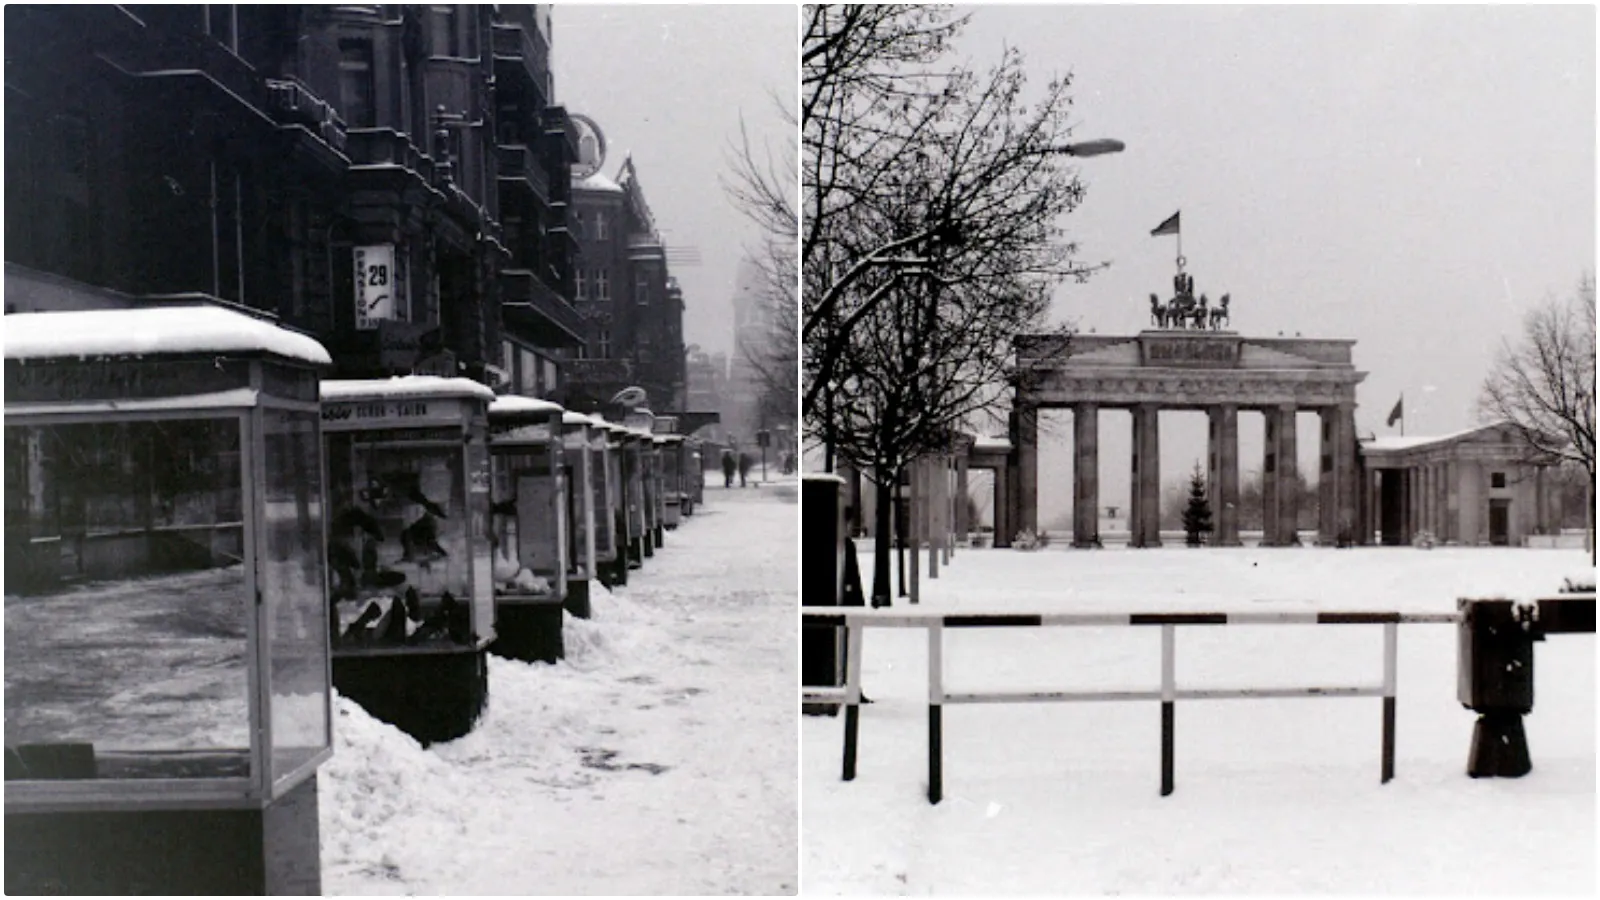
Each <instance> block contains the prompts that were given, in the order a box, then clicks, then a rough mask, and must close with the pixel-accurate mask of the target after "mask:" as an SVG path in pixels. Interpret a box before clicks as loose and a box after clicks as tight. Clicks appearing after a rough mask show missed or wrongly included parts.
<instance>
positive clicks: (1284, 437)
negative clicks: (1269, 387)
mask: <svg viewBox="0 0 1600 900" xmlns="http://www.w3.org/2000/svg"><path fill="white" fill-rule="evenodd" d="M1298 447H1299V444H1298V443H1297V441H1296V434H1295V406H1294V404H1293V403H1285V404H1283V405H1282V406H1280V407H1278V528H1279V531H1278V545H1279V546H1281V547H1289V546H1293V545H1294V544H1296V543H1298V542H1299V540H1300V537H1299V531H1298V527H1299V518H1300V517H1299V512H1300V499H1299V497H1298V496H1297V493H1298V488H1299V483H1298V480H1297V479H1296V477H1295V474H1296V472H1297V471H1298V469H1299V467H1298V466H1297V464H1296V461H1295V454H1296V453H1298V452H1299V450H1298Z"/></svg>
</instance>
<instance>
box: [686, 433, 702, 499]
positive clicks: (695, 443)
mask: <svg viewBox="0 0 1600 900" xmlns="http://www.w3.org/2000/svg"><path fill="white" fill-rule="evenodd" d="M701 448H702V445H701V442H700V441H699V440H697V439H696V438H692V437H685V438H684V441H683V514H684V515H686V516H692V515H694V511H695V507H697V506H699V505H700V504H701V503H703V502H705V488H706V469H705V454H704V451H703V450H702V449H701Z"/></svg>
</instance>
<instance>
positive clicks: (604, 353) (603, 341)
mask: <svg viewBox="0 0 1600 900" xmlns="http://www.w3.org/2000/svg"><path fill="white" fill-rule="evenodd" d="M597 334H598V336H599V340H598V341H597V343H598V344H599V345H600V346H599V349H598V351H597V352H596V357H597V358H598V359H610V358H611V329H609V328H601V329H600V330H599V332H597Z"/></svg>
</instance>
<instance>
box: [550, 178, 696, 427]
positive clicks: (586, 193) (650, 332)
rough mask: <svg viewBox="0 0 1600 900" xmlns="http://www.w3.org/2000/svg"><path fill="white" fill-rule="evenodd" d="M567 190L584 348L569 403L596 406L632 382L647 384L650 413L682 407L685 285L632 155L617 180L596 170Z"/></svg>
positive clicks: (684, 399) (574, 368)
mask: <svg viewBox="0 0 1600 900" xmlns="http://www.w3.org/2000/svg"><path fill="white" fill-rule="evenodd" d="M602 158H603V157H602ZM572 193H573V201H572V202H573V220H572V221H573V225H572V227H573V231H574V233H575V234H576V235H577V238H578V244H579V247H580V248H581V249H580V255H579V259H578V262H577V266H578V269H577V275H576V280H575V284H576V298H577V308H578V312H579V315H580V316H581V317H582V319H583V323H584V329H585V335H586V337H587V338H588V341H587V343H588V351H587V353H586V354H585V357H584V358H583V359H579V360H574V361H573V363H572V372H573V386H572V392H571V395H570V397H571V403H569V404H568V405H569V406H572V407H573V408H575V409H600V408H602V407H604V406H605V405H606V404H607V403H608V402H609V401H610V399H611V398H612V397H613V396H615V394H616V393H617V391H620V390H622V389H623V388H625V387H629V386H631V385H635V386H638V387H641V388H644V389H645V392H646V393H647V394H648V395H649V403H650V406H651V409H652V410H653V411H655V412H657V413H662V412H682V411H684V410H685V403H686V402H687V399H688V397H687V394H688V391H687V382H688V376H687V368H686V367H687V359H686V356H685V352H684V344H683V310H684V299H683V291H682V290H681V289H680V288H679V287H678V282H677V279H675V278H673V277H672V276H671V274H670V272H669V271H668V266H667V253H666V247H665V245H664V244H663V242H662V240H661V234H660V232H659V231H658V230H657V227H656V221H655V216H654V215H653V214H652V213H651V211H650V205H649V204H648V203H647V202H646V201H645V196H644V187H643V185H642V184H641V183H640V178H639V173H638V170H637V169H636V168H635V167H634V163H633V159H632V157H629V158H627V159H624V160H623V162H622V166H621V167H620V168H619V170H618V172H617V175H616V177H615V178H611V177H608V176H606V175H605V174H604V173H602V172H600V171H598V169H597V170H596V171H594V172H593V173H592V174H589V175H588V176H587V177H585V178H582V179H581V180H579V181H577V182H575V183H574V184H573V191H572Z"/></svg>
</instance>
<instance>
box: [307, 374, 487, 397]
mask: <svg viewBox="0 0 1600 900" xmlns="http://www.w3.org/2000/svg"><path fill="white" fill-rule="evenodd" d="M429 397H440V398H443V397H477V398H478V399H480V400H493V399H494V391H491V390H489V388H488V387H486V386H484V385H482V384H479V383H478V382H476V381H473V380H472V379H470V378H441V377H440V376H438V375H400V376H397V377H394V378H352V379H339V380H334V381H324V382H322V399H323V400H324V401H333V402H339V401H346V400H416V399H422V398H429Z"/></svg>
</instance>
